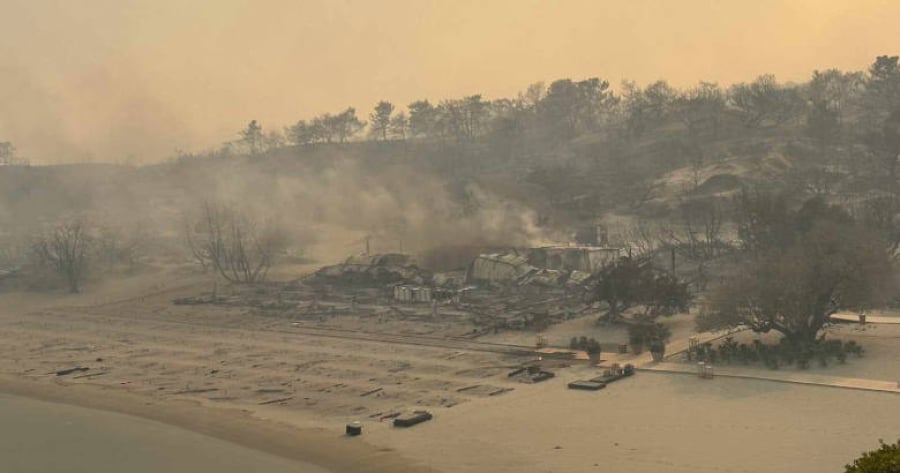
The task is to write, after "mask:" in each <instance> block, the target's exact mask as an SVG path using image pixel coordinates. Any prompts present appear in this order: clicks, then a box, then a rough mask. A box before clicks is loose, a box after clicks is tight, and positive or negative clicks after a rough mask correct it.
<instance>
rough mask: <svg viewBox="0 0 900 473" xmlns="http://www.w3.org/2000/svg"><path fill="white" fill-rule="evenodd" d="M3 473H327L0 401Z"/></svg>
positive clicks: (108, 418)
mask: <svg viewBox="0 0 900 473" xmlns="http://www.w3.org/2000/svg"><path fill="white" fill-rule="evenodd" d="M0 472H3V473H126V472H127V473H151V472H152V473H160V472H166V473H205V472H210V473H213V472H214V473H255V472H260V473H326V471H325V470H323V469H321V468H318V467H316V466H313V465H305V464H301V463H297V462H293V461H290V460H286V459H283V458H280V457H276V456H273V455H269V454H267V453H264V452H259V451H256V450H251V449H248V448H244V447H240V446H237V445H234V444H231V443H228V442H224V441H221V440H217V439H214V438H211V437H206V436H204V435H200V434H197V433H194V432H191V431H187V430H183V429H179V428H177V427H171V426H168V425H165V424H161V423H158V422H153V421H149V420H144V419H139V418H136V417H130V416H125V415H120V414H114V413H109V412H103V411H96V410H92V409H83V408H79V407H72V406H67V405H62V404H52V403H45V402H40V401H33V400H30V399H24V398H19V397H10V396H5V395H0Z"/></svg>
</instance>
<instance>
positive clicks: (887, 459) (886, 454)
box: [844, 440, 900, 473]
mask: <svg viewBox="0 0 900 473" xmlns="http://www.w3.org/2000/svg"><path fill="white" fill-rule="evenodd" d="M879 443H881V448H879V449H878V450H872V451H870V452H865V453H863V454H862V456H861V457H859V458H857V459H856V460H855V461H854V462H853V464H851V465H847V466H846V467H844V473H900V440H898V441H897V442H895V443H892V444H886V443H884V442H883V441H881V440H879Z"/></svg>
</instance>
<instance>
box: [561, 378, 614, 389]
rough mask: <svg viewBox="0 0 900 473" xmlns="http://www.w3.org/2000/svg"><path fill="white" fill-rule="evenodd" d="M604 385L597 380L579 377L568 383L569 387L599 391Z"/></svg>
mask: <svg viewBox="0 0 900 473" xmlns="http://www.w3.org/2000/svg"><path fill="white" fill-rule="evenodd" d="M605 387H606V383H603V382H597V381H585V380H583V379H579V380H578V381H572V382H571V383H569V389H580V390H583V391H599V390H601V389H603V388H605Z"/></svg>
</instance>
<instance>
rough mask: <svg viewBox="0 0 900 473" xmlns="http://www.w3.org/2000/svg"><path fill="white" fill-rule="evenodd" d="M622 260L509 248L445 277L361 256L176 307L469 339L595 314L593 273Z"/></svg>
mask: <svg viewBox="0 0 900 473" xmlns="http://www.w3.org/2000/svg"><path fill="white" fill-rule="evenodd" d="M616 254H617V250H614V249H607V248H593V247H548V248H537V249H530V250H509V251H507V252H503V253H491V254H482V255H478V256H477V257H475V258H474V259H473V260H472V261H471V263H470V264H469V265H468V267H467V268H466V269H465V270H457V271H450V272H441V273H432V272H430V271H428V270H425V269H422V268H420V267H418V266H417V265H416V263H415V260H414V259H413V258H412V257H411V256H409V255H404V254H382V255H360V256H352V257H350V258H347V260H345V261H344V262H343V263H340V264H336V265H332V266H325V267H323V268H321V269H320V270H318V271H316V272H315V273H313V274H311V275H309V276H307V277H305V278H302V279H300V280H296V281H292V282H290V283H266V284H257V285H253V286H241V287H232V288H230V292H229V293H228V294H209V295H204V296H200V297H194V298H186V299H179V300H177V301H175V302H176V303H177V304H218V305H229V306H244V307H254V308H257V309H260V310H263V311H268V312H269V313H277V314H278V315H281V316H285V317H288V318H291V319H307V318H308V319H317V320H324V319H323V318H326V317H332V316H355V317H359V318H360V319H369V320H377V321H378V322H379V323H382V322H384V321H385V320H395V321H403V320H415V321H427V322H434V323H443V324H445V325H446V322H460V323H463V324H465V326H467V327H474V328H473V329H471V330H470V331H467V332H466V333H464V334H459V336H467V337H477V336H479V335H482V334H485V333H496V332H498V331H500V330H542V329H544V328H546V327H548V326H550V325H552V324H555V323H559V322H562V321H564V320H567V319H570V318H575V317H580V316H582V315H583V314H584V313H586V312H588V311H591V310H592V306H591V305H590V304H589V303H587V302H586V301H587V300H588V297H586V296H587V293H588V291H589V286H590V284H591V282H592V279H591V274H592V271H593V270H595V269H596V268H598V267H599V266H600V265H602V264H606V263H607V262H608V261H611V258H614V257H615V255H616ZM535 263H539V264H543V265H546V266H551V267H540V266H537V265H536V264H535ZM467 330H468V329H467Z"/></svg>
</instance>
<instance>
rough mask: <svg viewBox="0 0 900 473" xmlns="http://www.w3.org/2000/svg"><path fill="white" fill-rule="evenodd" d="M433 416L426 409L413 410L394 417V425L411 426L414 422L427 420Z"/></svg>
mask: <svg viewBox="0 0 900 473" xmlns="http://www.w3.org/2000/svg"><path fill="white" fill-rule="evenodd" d="M433 418H434V416H433V415H431V413H430V412H428V411H414V412H412V413H409V414H403V415H401V416H399V417H397V418H395V419H394V427H412V426H414V425H416V424H421V423H422V422H425V421H429V420H431V419H433Z"/></svg>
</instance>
